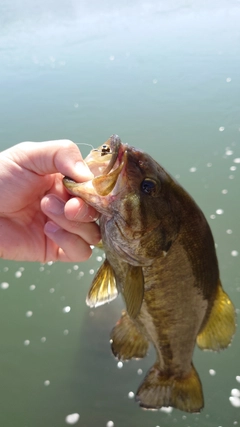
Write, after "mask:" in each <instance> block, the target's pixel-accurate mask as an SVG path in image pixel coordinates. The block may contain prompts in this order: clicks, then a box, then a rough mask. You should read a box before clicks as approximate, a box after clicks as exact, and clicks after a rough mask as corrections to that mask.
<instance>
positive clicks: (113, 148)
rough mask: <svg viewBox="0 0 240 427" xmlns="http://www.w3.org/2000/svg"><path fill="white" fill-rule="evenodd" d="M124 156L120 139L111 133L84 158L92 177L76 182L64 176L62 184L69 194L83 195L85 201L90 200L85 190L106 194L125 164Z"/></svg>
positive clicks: (96, 193) (114, 183)
mask: <svg viewBox="0 0 240 427" xmlns="http://www.w3.org/2000/svg"><path fill="white" fill-rule="evenodd" d="M126 156H127V153H126V150H125V149H124V145H123V144H122V142H121V139H120V138H119V136H118V135H112V136H111V137H110V138H109V139H108V140H107V141H106V142H105V143H104V144H103V145H101V146H100V147H98V148H96V149H93V150H91V152H90V153H89V155H88V156H87V157H86V158H85V159H84V161H85V163H86V164H87V165H88V167H89V169H90V170H91V172H92V173H93V175H94V179H93V180H92V181H87V182H83V183H77V182H76V181H73V180H72V179H71V178H69V177H66V176H65V177H64V178H63V184H64V186H65V187H66V188H67V190H68V191H69V192H70V193H71V194H73V195H77V196H80V197H83V198H84V199H85V200H86V201H90V200H89V197H85V195H86V192H87V191H88V192H89V194H90V193H91V194H92V195H94V194H95V195H98V196H107V195H109V194H110V193H111V191H112V190H113V189H114V187H115V185H116V183H117V180H118V177H119V174H120V173H121V171H122V169H123V167H124V165H125V164H126ZM89 182H90V183H91V185H89V184H88V183H89ZM87 199H88V200H87Z"/></svg>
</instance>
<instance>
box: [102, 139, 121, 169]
mask: <svg viewBox="0 0 240 427" xmlns="http://www.w3.org/2000/svg"><path fill="white" fill-rule="evenodd" d="M108 141H109V148H110V152H111V153H112V157H111V159H110V161H109V163H108V165H107V167H106V169H105V170H104V171H103V172H102V175H107V174H108V173H109V172H111V170H112V169H113V168H114V166H115V167H117V166H118V165H119V164H120V162H119V163H118V164H116V163H117V160H119V154H120V151H121V150H120V148H121V146H122V141H121V139H120V138H119V136H118V135H116V134H113V135H112V136H110V138H109V140H108Z"/></svg>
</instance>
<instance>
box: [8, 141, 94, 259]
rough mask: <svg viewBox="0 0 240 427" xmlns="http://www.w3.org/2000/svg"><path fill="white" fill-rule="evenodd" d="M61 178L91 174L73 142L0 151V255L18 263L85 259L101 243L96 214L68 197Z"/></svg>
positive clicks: (87, 177)
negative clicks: (94, 246)
mask: <svg viewBox="0 0 240 427" xmlns="http://www.w3.org/2000/svg"><path fill="white" fill-rule="evenodd" d="M64 175H67V176H70V177H71V178H72V179H74V180H75V181H77V182H83V181H88V180H90V179H92V177H93V175H92V173H91V172H90V170H89V169H88V167H87V166H86V164H85V163H84V161H83V159H82V156H81V153H80V151H79V149H78V147H77V146H76V145H75V144H74V143H73V142H71V141H68V140H59V141H46V142H40V143H36V142H23V143H21V144H17V145H15V146H13V147H11V148H9V149H7V150H5V151H2V152H1V153H0V257H1V258H3V259H9V260H16V261H38V262H42V263H45V262H49V261H65V262H81V261H85V260H87V259H88V258H89V257H90V255H91V253H92V249H91V247H90V245H96V244H97V243H98V242H99V240H100V231H99V227H98V225H97V224H96V222H95V221H96V220H97V219H98V216H99V214H98V212H97V211H96V210H95V209H94V208H92V207H91V206H88V205H87V204H86V203H85V202H84V201H83V200H81V199H80V198H77V197H74V198H73V197H71V196H70V195H69V194H68V193H67V191H66V189H65V188H64V186H63V184H62V178H63V176H64Z"/></svg>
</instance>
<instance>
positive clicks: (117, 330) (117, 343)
mask: <svg viewBox="0 0 240 427" xmlns="http://www.w3.org/2000/svg"><path fill="white" fill-rule="evenodd" d="M111 340H112V344H111V348H112V352H113V354H114V356H115V357H117V358H118V359H122V360H128V359H132V358H135V359H140V358H142V357H144V356H146V354H147V350H148V346H149V342H148V340H147V338H145V336H144V335H143V334H141V332H140V331H139V330H138V329H137V327H136V326H135V324H134V323H133V321H132V320H131V319H130V317H129V316H128V314H127V313H126V312H123V314H122V317H121V319H120V320H119V321H118V322H117V324H116V326H115V327H114V328H113V330H112V332H111Z"/></svg>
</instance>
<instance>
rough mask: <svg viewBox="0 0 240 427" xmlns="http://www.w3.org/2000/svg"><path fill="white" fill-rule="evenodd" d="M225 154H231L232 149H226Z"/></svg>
mask: <svg viewBox="0 0 240 427" xmlns="http://www.w3.org/2000/svg"><path fill="white" fill-rule="evenodd" d="M225 154H226V156H231V155H232V154H233V150H230V149H226V151H225Z"/></svg>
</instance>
